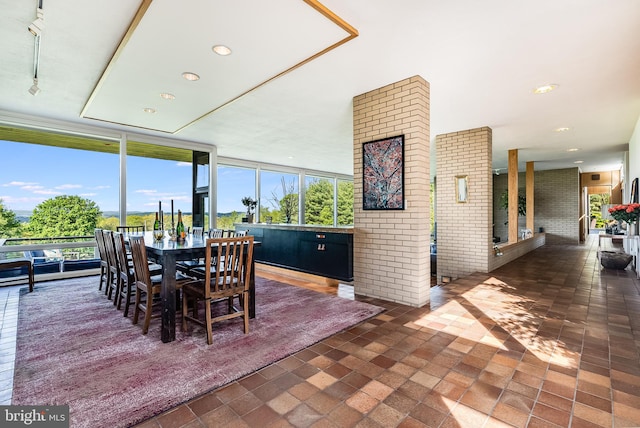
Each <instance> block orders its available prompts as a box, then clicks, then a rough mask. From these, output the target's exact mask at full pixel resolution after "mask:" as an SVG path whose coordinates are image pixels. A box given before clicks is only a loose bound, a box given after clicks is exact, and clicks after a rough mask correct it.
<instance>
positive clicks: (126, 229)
mask: <svg viewBox="0 0 640 428" xmlns="http://www.w3.org/2000/svg"><path fill="white" fill-rule="evenodd" d="M116 232H121V233H144V232H145V227H144V225H139V226H116Z"/></svg>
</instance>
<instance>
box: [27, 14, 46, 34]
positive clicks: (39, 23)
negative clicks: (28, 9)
mask: <svg viewBox="0 0 640 428" xmlns="http://www.w3.org/2000/svg"><path fill="white" fill-rule="evenodd" d="M28 28H29V32H30V33H31V34H33V35H34V36H36V37H37V36H39V35H40V34H41V33H42V29H43V28H44V12H43V11H42V9H41V8H37V9H36V19H35V20H34V21H33V22H32V23H31V25H29V27H28Z"/></svg>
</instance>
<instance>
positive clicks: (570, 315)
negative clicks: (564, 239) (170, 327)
mask: <svg viewBox="0 0 640 428" xmlns="http://www.w3.org/2000/svg"><path fill="white" fill-rule="evenodd" d="M596 247H597V239H594V238H593V237H590V240H589V242H588V243H587V245H565V246H561V245H558V246H548V247H544V248H541V249H538V250H536V251H534V252H532V253H530V254H529V255H526V256H523V257H521V258H520V259H518V260H516V261H514V262H512V263H510V264H508V265H507V266H504V267H502V268H500V269H498V270H496V271H494V272H491V273H490V274H476V275H472V276H470V277H467V278H463V279H459V280H456V281H454V282H452V283H449V284H447V285H446V286H435V287H433V288H432V290H431V303H430V305H428V306H427V307H424V308H412V307H408V306H404V305H399V304H394V303H389V302H383V301H379V300H372V299H366V298H361V297H359V296H356V298H357V299H358V300H365V301H370V302H371V303H374V304H378V305H381V306H384V307H385V308H386V311H385V312H384V313H382V314H380V315H378V316H377V317H375V318H373V319H371V320H369V321H368V322H365V323H363V324H361V325H358V326H356V327H353V328H351V329H350V330H348V331H345V332H342V333H339V334H336V335H334V336H332V337H329V338H327V339H325V340H323V341H322V342H320V343H318V344H316V345H314V346H311V347H309V348H307V349H305V350H303V351H300V352H298V353H296V354H294V355H292V356H290V357H288V358H286V359H284V360H281V361H279V362H277V363H274V364H272V365H270V366H267V367H265V368H264V369H262V370H260V371H258V372H256V373H253V374H251V375H249V376H247V377H245V378H242V379H240V380H238V381H236V382H233V383H231V384H229V385H227V386H225V387H222V388H220V389H218V390H216V391H213V392H211V393H208V394H206V395H203V396H201V397H198V398H196V399H194V400H192V401H191V402H188V403H185V404H183V405H181V406H179V407H176V408H175V409H172V410H170V411H168V412H166V413H164V414H161V415H158V416H157V417H155V418H153V419H151V420H149V421H146V422H144V423H142V424H140V425H138V428H149V427H156V428H157V427H163V428H168V427H176V428H177V427H209V426H210V427H395V426H399V427H443V428H444V427H473V428H480V427H501V426H515V427H526V426H528V427H558V426H559V427H569V426H571V427H630V426H640V410H639V409H640V357H639V354H640V281H638V280H637V279H636V278H635V274H633V273H632V272H631V271H630V270H626V271H613V270H603V269H601V268H600V266H599V264H598V261H597V259H596ZM297 285H301V284H297ZM36 286H37V285H36ZM324 291H327V290H324ZM16 297H17V294H16V293H15V292H14V291H12V290H11V291H6V292H4V291H3V292H0V302H1V303H2V309H4V317H3V321H2V330H1V331H0V334H1V337H0V346H1V348H0V369H1V370H2V371H1V372H0V395H1V396H2V398H3V399H5V400H6V397H7V392H6V391H7V389H6V387H7V385H10V381H7V380H4V381H3V380H2V379H9V378H10V377H11V375H12V369H13V363H12V361H13V359H12V353H11V352H10V351H8V350H9V349H10V348H11V346H10V342H11V337H13V338H15V328H16V327H15V320H13V319H14V318H15V316H16V312H17V298H16ZM2 391H5V392H4V393H3V392H2ZM8 394H9V395H10V390H9V392H8Z"/></svg>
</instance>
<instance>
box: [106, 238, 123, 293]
mask: <svg viewBox="0 0 640 428" xmlns="http://www.w3.org/2000/svg"><path fill="white" fill-rule="evenodd" d="M113 234H114V232H113V231H111V230H105V231H104V233H103V235H102V236H103V238H104V248H105V253H106V255H107V264H108V269H109V280H108V283H107V288H106V289H105V293H106V294H107V298H108V299H109V300H111V299H112V298H113V304H114V305H115V304H116V303H117V298H116V296H117V295H118V281H119V278H120V266H119V265H118V257H117V256H116V249H115V244H114V241H113Z"/></svg>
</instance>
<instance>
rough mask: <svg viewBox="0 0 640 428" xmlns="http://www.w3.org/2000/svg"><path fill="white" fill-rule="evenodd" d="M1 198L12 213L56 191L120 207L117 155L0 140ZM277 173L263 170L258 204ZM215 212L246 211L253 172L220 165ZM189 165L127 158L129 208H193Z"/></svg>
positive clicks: (276, 185)
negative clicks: (1, 158) (244, 198)
mask: <svg viewBox="0 0 640 428" xmlns="http://www.w3.org/2000/svg"><path fill="white" fill-rule="evenodd" d="M0 153H2V154H3V156H2V157H3V158H4V161H3V162H2V164H1V165H0V199H2V201H3V204H4V205H5V207H7V208H8V209H10V210H12V211H22V210H28V211H32V210H33V209H34V208H35V206H36V205H38V204H39V203H41V202H43V201H45V200H47V199H50V198H54V197H56V196H59V195H78V196H81V197H83V198H87V199H90V200H92V201H94V202H95V203H96V204H97V205H98V206H99V207H100V210H101V211H103V212H104V211H117V210H118V199H119V198H118V191H119V184H118V177H119V172H118V171H119V160H118V159H119V157H118V155H116V154H108V153H99V152H91V151H86V150H74V149H61V148H58V147H49V146H43V145H37V144H25V143H14V142H8V141H2V140H0ZM283 175H285V176H286V179H287V182H289V180H291V179H292V178H293V177H297V176H291V177H289V176H287V175H286V174H282V173H280V172H274V173H270V172H264V173H262V196H261V198H262V201H263V202H262V203H263V204H265V203H266V204H268V201H267V200H268V199H269V198H271V197H272V194H273V192H276V193H280V192H281V177H282V176H283ZM218 182H219V185H218V212H221V213H225V212H231V211H238V212H244V211H245V210H246V208H245V207H244V206H243V205H242V203H241V202H240V200H241V199H242V198H243V197H244V196H250V197H252V198H255V190H254V189H255V171H254V170H252V169H244V168H235V167H233V168H232V167H221V168H219V169H218ZM191 198H192V197H191V164H190V163H186V162H176V161H166V160H158V159H151V158H140V157H134V156H128V157H127V211H128V212H133V211H142V212H154V211H157V209H158V201H162V208H163V211H165V212H167V213H168V212H169V211H170V209H171V205H170V203H171V200H172V199H173V201H174V209H175V211H176V212H177V210H178V209H180V210H182V211H184V212H191Z"/></svg>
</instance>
